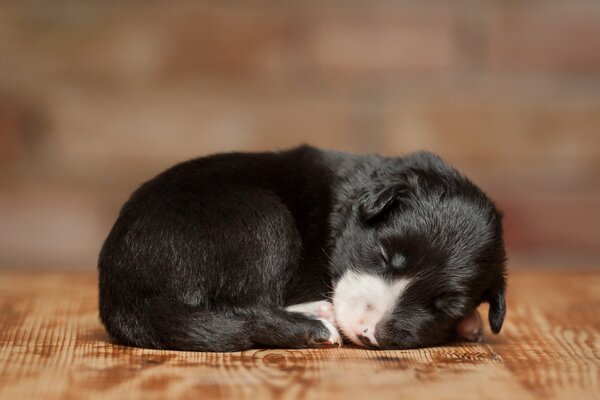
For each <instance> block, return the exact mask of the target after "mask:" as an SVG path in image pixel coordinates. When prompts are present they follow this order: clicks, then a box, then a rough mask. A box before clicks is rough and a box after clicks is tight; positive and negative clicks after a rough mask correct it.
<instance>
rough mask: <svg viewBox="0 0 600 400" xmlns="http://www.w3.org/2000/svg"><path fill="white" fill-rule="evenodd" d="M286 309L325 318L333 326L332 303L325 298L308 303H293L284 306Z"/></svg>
mask: <svg viewBox="0 0 600 400" xmlns="http://www.w3.org/2000/svg"><path fill="white" fill-rule="evenodd" d="M286 310H287V311H293V312H299V313H302V314H304V315H308V316H310V317H317V318H318V319H322V320H326V321H328V322H329V323H330V324H331V325H333V326H335V325H336V323H335V313H334V311H333V304H332V303H331V302H330V301H327V300H319V301H311V302H309V303H302V304H294V305H293V306H289V307H286Z"/></svg>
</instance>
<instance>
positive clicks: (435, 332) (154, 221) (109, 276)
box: [98, 146, 505, 351]
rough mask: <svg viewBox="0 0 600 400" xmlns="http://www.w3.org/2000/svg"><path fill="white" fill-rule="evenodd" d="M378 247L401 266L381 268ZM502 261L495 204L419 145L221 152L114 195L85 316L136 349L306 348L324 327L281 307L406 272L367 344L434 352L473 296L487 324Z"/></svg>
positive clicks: (495, 324) (499, 304)
mask: <svg viewBox="0 0 600 400" xmlns="http://www.w3.org/2000/svg"><path fill="white" fill-rule="evenodd" d="M380 246H382V247H384V248H385V251H386V252H387V253H389V254H388V259H394V256H395V255H396V254H398V255H400V256H399V257H400V259H401V260H402V262H399V263H396V264H397V265H393V264H394V263H393V262H392V263H390V262H382V260H381V257H380V252H381V249H380ZM390 257H391V258H390ZM397 260H398V257H396V261H397ZM504 262H505V253H504V247H503V239H502V226H501V215H500V213H499V212H498V211H497V210H496V208H495V207H494V205H493V203H492V202H491V201H490V200H489V199H488V198H487V197H486V196H485V195H484V194H483V193H482V192H481V191H480V190H479V189H477V188H476V187H475V186H474V185H473V184H472V183H470V182H469V181H468V180H467V179H466V178H464V177H463V176H461V175H460V174H459V173H457V172H456V171H455V170H454V169H452V168H451V167H449V166H448V165H447V164H445V163H444V162H442V161H441V160H440V159H439V158H438V157H436V156H434V155H432V154H430V153H416V154H413V155H409V156H406V157H403V158H384V157H382V156H378V155H368V156H357V155H349V154H344V153H338V152H329V151H323V150H319V149H315V148H311V147H308V146H302V147H299V148H296V149H292V150H289V151H284V152H273V153H256V154H246V153H232V154H220V155H214V156H210V157H204V158H199V159H195V160H191V161H188V162H184V163H181V164H178V165H176V166H174V167H172V168H170V169H169V170H167V171H165V172H163V173H162V174H160V175H158V176H157V177H155V178H154V179H152V180H150V181H148V182H146V183H145V184H143V185H142V186H141V187H140V188H139V189H138V190H137V191H136V192H135V193H134V194H133V195H132V196H131V198H130V199H129V200H128V201H127V202H126V203H125V205H124V206H123V208H122V210H121V213H120V215H119V217H118V219H117V221H116V223H115V225H114V227H113V228H112V230H111V232H110V234H109V235H108V238H107V239H106V242H105V243H104V246H103V248H102V250H101V253H100V259H99V263H98V269H99V275H100V316H101V319H102V322H103V323H104V325H105V326H106V328H107V330H108V331H109V332H110V334H111V335H112V336H114V337H115V338H116V339H118V340H119V341H121V342H123V343H125V344H129V345H133V346H139V347H150V348H164V349H181V350H196V351H235V350H242V349H247V348H250V347H255V346H277V347H280V346H282V347H305V346H308V345H313V344H315V343H319V342H322V341H324V340H326V339H327V338H328V335H329V332H328V330H327V329H326V328H325V327H324V325H323V324H321V322H319V321H318V320H315V319H312V318H310V317H306V316H303V315H301V314H298V313H292V312H287V311H285V310H284V307H285V306H287V305H291V304H297V303H302V302H307V301H313V300H319V299H324V298H326V296H327V294H328V293H329V292H330V288H331V287H333V285H334V284H335V282H336V280H337V279H339V277H340V276H341V275H342V274H343V272H344V271H345V270H346V269H347V268H349V267H352V268H359V269H361V270H364V271H368V272H369V273H373V274H380V275H382V276H388V277H390V278H393V277H394V276H401V275H402V276H403V275H406V276H419V277H421V278H422V279H419V281H418V283H417V284H415V285H414V286H411V287H410V289H409V290H408V291H407V293H406V295H405V296H403V298H402V302H401V306H402V313H401V314H398V315H394V318H391V319H390V320H388V321H386V322H385V326H379V327H378V331H380V333H379V336H378V341H379V342H380V344H381V346H382V347H388V348H405V347H417V346H424V345H433V344H438V343H443V342H445V341H447V340H449V339H450V338H451V334H452V332H453V327H454V325H455V324H456V322H457V321H458V320H459V319H460V318H462V317H464V316H466V315H467V314H468V313H469V312H471V311H472V310H473V309H474V308H475V307H476V306H477V305H478V304H479V303H481V302H483V301H487V302H489V303H490V305H491V307H490V324H491V326H492V329H493V331H494V332H498V331H499V330H500V328H501V326H502V322H503V318H504V313H505V304H504V293H505V279H504V273H505V269H504ZM399 310H400V305H399Z"/></svg>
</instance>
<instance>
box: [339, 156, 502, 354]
mask: <svg viewBox="0 0 600 400" xmlns="http://www.w3.org/2000/svg"><path fill="white" fill-rule="evenodd" d="M363 186H364V187H361V188H360V189H359V190H358V195H357V196H356V198H355V199H354V204H353V206H352V212H351V215H350V216H349V222H348V223H347V224H346V228H345V229H344V230H343V232H342V233H341V235H340V237H339V238H338V239H337V241H336V246H335V248H334V251H333V256H332V266H333V271H334V280H335V282H334V284H335V290H334V298H333V301H334V309H335V312H336V318H337V323H338V326H339V327H340V329H341V331H342V332H343V334H344V335H345V336H346V337H347V338H348V339H350V340H351V341H352V342H354V343H356V344H359V345H365V346H376V347H382V348H412V347H422V346H431V345H437V344H441V343H444V342H447V341H448V340H450V339H451V338H452V337H453V335H454V328H455V326H456V324H457V322H458V321H459V320H461V319H462V318H464V317H466V316H468V315H469V314H470V313H471V312H472V311H473V310H474V309H475V308H476V307H477V306H478V305H479V304H480V303H482V302H489V304H490V311H489V322H490V326H491V329H492V331H493V332H494V333H498V332H499V331H500V329H501V328H502V323H503V321H504V315H505V301H504V295H505V257H506V256H505V251H504V244H503V238H502V224H501V214H500V212H499V211H498V210H497V209H496V208H495V206H494V204H493V203H492V202H491V201H490V200H489V199H488V198H487V197H486V196H485V194H484V193H483V192H482V191H481V190H479V189H478V188H477V187H476V186H475V185H473V184H472V183H471V182H470V181H469V180H468V179H466V178H465V177H463V176H462V175H460V174H459V173H458V172H457V171H456V170H454V169H453V168H451V167H450V166H448V165H447V164H445V163H444V162H443V161H441V160H440V159H439V158H438V157H437V156H434V155H432V154H430V153H416V154H413V155H410V156H408V157H405V158H401V159H397V160H395V161H394V162H390V163H385V164H384V165H383V166H382V168H381V169H379V170H378V171H377V172H375V173H374V175H373V176H370V177H369V180H368V182H365V183H364V185H363Z"/></svg>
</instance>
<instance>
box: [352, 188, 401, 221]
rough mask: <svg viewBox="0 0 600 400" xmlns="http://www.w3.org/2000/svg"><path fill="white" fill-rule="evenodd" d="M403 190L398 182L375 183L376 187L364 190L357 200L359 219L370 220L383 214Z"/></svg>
mask: <svg viewBox="0 0 600 400" xmlns="http://www.w3.org/2000/svg"><path fill="white" fill-rule="evenodd" d="M405 191H406V189H405V187H404V186H403V185H399V184H395V185H389V186H385V185H377V187H374V188H368V189H366V190H364V191H363V193H362V194H361V196H360V198H359V200H358V207H359V213H360V217H361V219H362V220H363V221H365V222H371V221H373V220H375V219H376V218H378V217H379V216H381V215H383V214H385V213H386V212H387V211H389V209H390V208H391V207H392V206H393V204H394V203H395V201H396V200H397V199H398V198H399V197H400V196H401V194H402V193H404V192H405Z"/></svg>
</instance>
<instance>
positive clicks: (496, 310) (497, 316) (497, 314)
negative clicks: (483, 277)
mask: <svg viewBox="0 0 600 400" xmlns="http://www.w3.org/2000/svg"><path fill="white" fill-rule="evenodd" d="M505 293H506V284H505V283H504V280H502V283H501V284H500V285H499V287H498V288H496V289H495V290H492V291H490V292H489V295H488V297H487V301H488V303H490V311H489V315H488V319H489V321H490V327H491V328H492V332H494V333H498V332H500V329H502V324H503V323H504V317H505V315H506V299H505Z"/></svg>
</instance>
